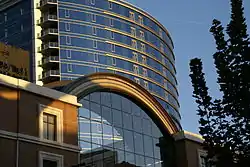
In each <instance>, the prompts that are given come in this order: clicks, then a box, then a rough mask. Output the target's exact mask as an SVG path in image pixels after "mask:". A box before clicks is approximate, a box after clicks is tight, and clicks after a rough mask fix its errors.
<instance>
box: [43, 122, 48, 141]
mask: <svg viewBox="0 0 250 167" xmlns="http://www.w3.org/2000/svg"><path fill="white" fill-rule="evenodd" d="M43 138H44V139H48V124H47V123H46V122H44V123H43Z"/></svg>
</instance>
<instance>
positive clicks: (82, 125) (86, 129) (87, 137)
mask: <svg viewBox="0 0 250 167" xmlns="http://www.w3.org/2000/svg"><path fill="white" fill-rule="evenodd" d="M78 122H79V129H80V132H79V137H80V140H84V141H88V142H91V132H90V125H91V124H90V120H89V119H86V118H79V119H78Z"/></svg>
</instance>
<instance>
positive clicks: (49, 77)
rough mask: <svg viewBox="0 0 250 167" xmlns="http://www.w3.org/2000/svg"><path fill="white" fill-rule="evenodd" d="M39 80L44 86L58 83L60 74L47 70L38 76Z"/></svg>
mask: <svg viewBox="0 0 250 167" xmlns="http://www.w3.org/2000/svg"><path fill="white" fill-rule="evenodd" d="M39 79H40V80H42V81H43V83H44V84H47V83H50V82H54V81H59V80H60V72H59V70H49V71H46V72H43V74H42V76H39Z"/></svg>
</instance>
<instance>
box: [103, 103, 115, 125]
mask: <svg viewBox="0 0 250 167" xmlns="http://www.w3.org/2000/svg"><path fill="white" fill-rule="evenodd" d="M102 122H103V123H105V124H108V125H111V124H112V123H113V122H112V112H111V108H109V107H106V106H102Z"/></svg>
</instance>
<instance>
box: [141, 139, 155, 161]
mask: <svg viewBox="0 0 250 167" xmlns="http://www.w3.org/2000/svg"><path fill="white" fill-rule="evenodd" d="M143 142H144V152H145V155H146V156H149V157H153V153H154V150H153V140H152V137H149V136H146V135H143Z"/></svg>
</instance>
